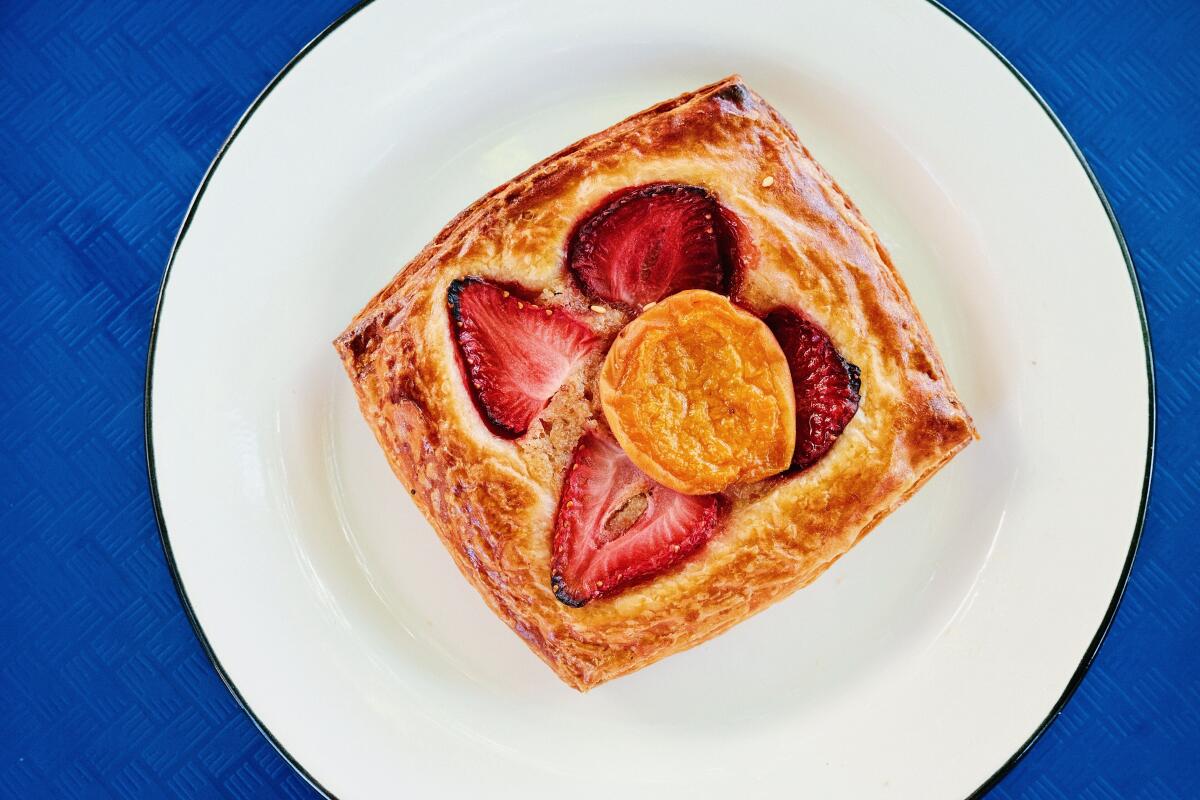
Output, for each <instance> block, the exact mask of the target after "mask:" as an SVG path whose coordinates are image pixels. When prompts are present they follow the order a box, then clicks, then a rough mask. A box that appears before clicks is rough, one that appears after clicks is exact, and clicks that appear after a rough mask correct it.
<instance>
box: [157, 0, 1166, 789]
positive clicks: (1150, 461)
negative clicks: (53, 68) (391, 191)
mask: <svg viewBox="0 0 1200 800" xmlns="http://www.w3.org/2000/svg"><path fill="white" fill-rule="evenodd" d="M922 1H923V2H925V3H928V4H929V5H930V6H932V7H933V8H935V9H937V10H938V11H940V12H942V13H943V14H945V15H946V16H947V17H948V18H950V19H951V20H952V21H953V22H955V23H957V24H958V25H959V26H960V27H962V28H963V30H965V31H966V32H967V33H969V34H970V35H971V36H972V37H973V38H974V39H975V40H976V41H978V42H979V43H980V44H981V45H983V46H984V47H985V48H986V49H987V50H988V52H990V53H991V54H992V55H993V56H995V57H996V58H997V59H998V60H999V61H1000V63H1001V64H1003V65H1004V67H1005V68H1007V69H1008V71H1009V72H1010V73H1011V74H1012V76H1013V77H1014V78H1016V79H1017V81H1018V82H1019V83H1020V84H1021V86H1022V87H1024V89H1025V90H1026V91H1027V92H1029V94H1030V95H1031V96H1032V97H1033V99H1034V100H1035V101H1037V104H1038V105H1039V106H1040V107H1041V109H1042V111H1043V112H1044V113H1045V114H1046V116H1047V117H1048V118H1049V119H1050V121H1051V122H1052V123H1053V124H1054V127H1055V128H1056V129H1057V130H1058V132H1059V134H1060V135H1061V136H1062V137H1063V139H1064V140H1065V141H1066V143H1067V145H1068V146H1069V147H1070V148H1071V152H1072V153H1074V154H1075V158H1076V160H1077V161H1078V162H1079V165H1080V166H1081V167H1082V168H1083V171H1084V174H1085V175H1086V176H1087V179H1088V181H1089V182H1090V183H1091V185H1092V189H1093V190H1094V191H1095V193H1096V196H1097V197H1098V198H1099V200H1100V204H1101V206H1102V207H1103V208H1104V213H1105V214H1106V215H1107V217H1108V221H1109V223H1110V225H1111V226H1112V231H1113V235H1114V236H1116V239H1117V244H1118V245H1119V246H1120V248H1121V256H1122V258H1123V259H1124V261H1125V268H1126V271H1127V273H1128V275H1129V281H1130V288H1131V289H1132V291H1133V298H1134V303H1135V305H1136V307H1137V314H1138V324H1139V326H1140V327H1141V332H1142V345H1143V348H1144V352H1145V359H1146V388H1147V400H1148V409H1147V417H1148V425H1147V439H1146V466H1145V472H1144V474H1143V476H1142V490H1141V498H1140V500H1139V503H1138V510H1137V516H1136V517H1135V520H1134V528H1133V535H1132V537H1131V539H1130V544H1129V552H1128V553H1127V554H1126V556H1125V563H1124V565H1123V566H1122V568H1121V574H1120V576H1119V577H1118V579H1117V585H1116V588H1115V589H1114V591H1113V596H1112V599H1111V600H1110V601H1109V605H1108V608H1107V609H1106V610H1105V612H1104V617H1103V618H1102V619H1101V620H1100V625H1099V627H1098V628H1097V629H1096V633H1095V634H1094V635H1093V637H1092V639H1091V641H1090V642H1089V643H1088V646H1087V648H1086V649H1085V650H1084V652H1083V655H1082V657H1081V658H1080V662H1079V665H1078V666H1077V667H1076V668H1075V671H1074V673H1072V675H1071V677H1070V679H1069V680H1068V681H1067V685H1066V687H1065V688H1064V689H1063V692H1062V694H1061V695H1060V696H1059V698H1058V700H1056V701H1055V702H1054V704H1053V705H1052V706H1051V708H1050V710H1049V712H1048V713H1047V714H1046V716H1045V718H1044V719H1043V720H1042V721H1041V722H1040V723H1039V724H1038V725H1037V726H1036V727H1035V728H1034V730H1033V732H1032V733H1031V734H1030V735H1029V737H1028V738H1026V739H1025V741H1024V742H1023V743H1022V744H1021V745H1020V746H1019V747H1018V748H1017V750H1016V752H1014V753H1013V754H1012V755H1011V756H1009V757H1008V759H1007V760H1006V761H1005V762H1004V763H1003V764H1001V765H1000V767H999V768H998V769H996V771H995V772H993V773H992V774H991V776H989V777H988V778H987V779H986V780H985V781H984V782H983V783H981V784H980V785H979V786H978V788H976V789H975V790H974V791H973V792H971V794H970V795H968V796H967V798H966V800H976V799H977V798H982V797H983V796H984V795H985V794H987V793H988V792H989V791H990V790H991V789H993V788H994V787H995V786H996V785H997V784H998V783H999V782H1000V781H1001V780H1003V779H1004V777H1005V776H1006V775H1008V774H1009V773H1010V772H1011V771H1012V770H1013V768H1014V767H1016V765H1017V764H1018V763H1019V762H1020V761H1021V759H1022V758H1024V757H1025V755H1026V754H1027V753H1028V752H1029V751H1030V749H1032V747H1033V745H1034V744H1036V743H1037V741H1038V740H1039V739H1040V738H1041V737H1042V735H1043V734H1044V733H1045V732H1046V730H1047V729H1049V727H1050V726H1051V725H1052V724H1053V723H1054V721H1055V720H1056V719H1057V718H1058V716H1059V714H1061V713H1062V710H1063V709H1064V708H1065V707H1066V705H1067V703H1069V702H1070V700H1071V697H1072V696H1073V695H1074V694H1075V691H1076V690H1077V689H1078V688H1079V685H1080V684H1081V683H1082V682H1083V679H1084V676H1085V675H1086V674H1087V672H1088V670H1089V669H1090V668H1091V666H1092V663H1093V662H1094V661H1095V659H1096V655H1097V654H1098V653H1099V651H1100V648H1101V646H1102V645H1103V644H1104V640H1105V638H1106V637H1107V635H1108V632H1109V630H1110V629H1111V628H1112V623H1113V620H1114V619H1115V618H1116V615H1117V611H1118V609H1119V608H1120V605H1121V600H1122V598H1123V597H1124V595H1125V589H1126V587H1127V585H1128V583H1129V576H1130V573H1131V571H1132V569H1133V562H1134V560H1135V558H1136V556H1137V550H1138V546H1139V545H1140V543H1141V539H1142V532H1143V530H1144V528H1145V523H1146V510H1147V505H1148V502H1149V498H1150V484H1151V478H1152V475H1153V471H1154V456H1155V437H1156V433H1157V388H1156V385H1155V375H1154V351H1153V347H1152V345H1151V341H1150V326H1149V322H1148V321H1147V319H1146V307H1145V302H1144V300H1143V298H1142V287H1141V283H1140V282H1139V280H1138V275H1137V269H1136V267H1135V266H1134V263H1133V256H1132V255H1131V254H1130V252H1129V247H1128V245H1127V244H1126V241H1125V234H1124V232H1123V231H1122V230H1121V225H1120V223H1119V222H1118V221H1117V217H1116V214H1115V213H1114V212H1113V209H1112V205H1111V204H1110V203H1109V201H1108V196H1107V195H1106V194H1105V193H1104V188H1103V187H1102V186H1101V185H1100V182H1099V180H1098V179H1097V178H1096V174H1095V173H1094V172H1093V171H1092V167H1091V165H1090V164H1089V163H1088V161H1087V158H1086V157H1085V156H1084V154H1083V151H1082V150H1080V148H1079V145H1078V144H1076V142H1075V139H1074V138H1072V136H1071V134H1070V132H1068V131H1067V129H1066V126H1065V125H1063V123H1062V120H1060V119H1059V118H1058V115H1057V114H1055V113H1054V110H1053V109H1052V108H1051V107H1050V105H1049V104H1048V103H1047V102H1046V100H1045V98H1043V97H1042V95H1041V94H1040V93H1039V92H1038V91H1037V89H1035V88H1034V87H1033V84H1031V83H1030V82H1029V80H1028V79H1027V78H1026V77H1025V76H1024V75H1022V74H1021V72H1020V70H1018V69H1017V68H1016V66H1014V65H1013V63H1012V62H1011V61H1009V60H1008V58H1006V57H1005V56H1004V54H1003V53H1001V52H1000V50H998V49H997V48H996V47H995V45H993V44H992V43H991V42H989V41H988V40H987V39H986V38H985V37H984V36H983V34H981V33H980V32H979V31H977V30H975V28H973V27H971V25H970V24H968V23H967V22H966V21H965V20H963V18H962V17H960V16H958V14H956V13H955V12H954V11H952V10H950V9H949V8H947V7H946V6H944V5H943V4H942V3H941V2H940V0H922ZM374 2H375V0H358V2H356V3H355V4H354V5H353V6H351V7H350V8H348V9H347V10H346V11H344V12H343V13H342V14H341V16H339V17H338V18H337V19H335V20H334V21H333V22H331V23H330V24H329V25H327V26H326V27H325V28H324V29H322V30H321V31H320V32H319V33H318V34H317V35H316V36H314V37H313V38H312V39H310V40H309V41H308V43H307V44H305V45H304V46H303V47H302V48H301V49H300V50H299V51H298V52H297V53H296V54H295V55H294V56H292V57H291V58H290V59H289V60H288V62H287V63H286V64H285V65H284V66H283V68H282V69H280V70H279V72H277V73H276V74H275V76H274V77H272V78H271V80H270V81H269V82H268V83H267V84H266V86H265V87H263V89H262V91H261V92H259V94H258V95H257V96H256V97H255V98H254V100H253V101H252V102H251V103H250V105H249V106H248V107H247V108H246V110H245V111H244V112H243V113H242V115H241V116H240V117H239V118H238V121H237V123H236V124H235V125H234V126H233V129H232V130H231V131H230V133H229V135H228V136H227V137H226V138H225V140H224V141H223V142H222V143H221V147H220V148H219V149H218V150H217V153H216V155H215V156H214V157H213V159H212V161H211V162H210V163H209V165H208V168H207V169H206V170H205V172H204V177H203V178H202V179H201V180H200V184H199V186H197V188H196V191H195V193H194V194H193V195H192V199H191V201H190V202H189V203H188V208H187V212H186V213H185V214H184V217H183V222H182V223H181V224H180V226H179V231H178V233H176V235H175V240H174V242H173V243H172V244H171V252H170V254H169V256H168V258H167V265H166V268H165V269H164V270H163V276H162V280H161V282H160V283H159V288H158V296H157V298H156V299H155V304H154V316H153V319H152V320H151V323H150V336H149V342H148V346H147V350H146V377H145V388H144V391H143V396H142V402H143V407H144V410H145V416H144V426H145V452H146V473H147V478H148V482H149V490H150V500H151V504H152V505H153V506H154V518H155V523H156V525H157V528H158V534H159V543H160V544H161V545H162V549H163V556H164V558H165V559H166V563H167V569H168V571H169V572H170V573H171V581H172V583H173V584H174V586H175V592H176V594H177V595H178V596H179V601H180V604H181V605H182V606H183V610H184V613H185V614H186V615H187V618H188V622H189V623H190V625H191V628H192V632H193V633H194V634H195V636H196V639H197V640H198V641H199V643H200V646H201V648H202V649H203V650H204V654H205V655H206V656H207V657H208V660H209V662H210V663H211V664H212V666H213V668H214V669H215V670H216V672H217V675H218V676H219V677H220V679H221V682H222V683H223V684H225V688H226V689H228V690H229V693H230V694H231V695H233V698H234V700H235V701H237V704H238V706H240V707H241V709H242V711H244V712H245V713H246V715H247V716H248V717H249V718H250V721H251V722H253V723H254V726H255V727H256V728H258V730H259V732H260V733H261V734H262V735H263V736H264V737H265V738H266V740H267V741H268V742H270V743H271V746H272V747H274V748H275V750H276V751H277V752H278V753H279V754H280V755H281V756H282V757H283V759H284V760H285V761H286V762H287V763H288V764H289V765H291V767H292V769H294V770H295V771H296V772H297V773H298V774H299V775H300V777H302V778H304V780H305V781H307V782H308V784H309V785H310V786H312V788H313V789H315V790H316V791H317V792H318V793H319V794H320V795H321V796H322V797H325V798H329V799H330V800H336V795H334V794H333V792H331V791H330V790H329V789H328V788H327V787H325V786H324V785H322V784H321V782H320V781H319V780H317V778H316V777H315V776H314V775H313V774H312V773H311V772H309V771H308V770H307V769H306V768H305V767H304V765H303V764H301V763H300V761H299V760H298V759H297V758H296V757H295V756H293V755H292V754H291V753H290V752H289V751H288V749H287V748H286V747H285V746H284V745H283V743H282V742H281V741H280V740H279V739H278V738H277V737H276V736H275V734H274V733H272V732H271V730H270V729H269V728H268V727H267V726H266V724H265V723H264V722H263V721H262V719H261V718H259V716H258V715H257V714H256V713H255V712H254V710H253V709H252V708H251V707H250V704H249V702H248V701H247V700H246V698H245V697H244V696H243V695H242V693H241V692H240V691H239V690H238V688H237V685H236V684H234V682H233V680H232V679H231V678H230V676H229V673H228V672H227V671H226V670H225V667H224V666H223V665H222V664H221V661H220V659H219V658H218V657H217V654H216V651H214V650H213V647H212V644H211V642H209V640H208V636H207V635H206V634H205V632H204V628H203V626H202V625H201V624H200V620H199V618H198V617H197V615H196V611H195V608H194V607H193V606H192V603H191V600H190V599H189V597H188V593H187V588H186V587H185V586H184V584H183V578H182V576H181V574H180V571H179V567H178V564H177V563H176V561H175V555H174V551H173V550H172V548H171V540H170V534H169V532H168V530H167V524H166V520H165V518H164V516H163V506H162V499H161V497H160V496H159V491H158V478H157V473H156V471H155V461H154V426H153V419H152V410H151V408H152V406H151V398H152V394H153V388H154V361H155V354H156V349H157V345H158V332H159V327H160V324H161V321H162V309H163V298H164V296H165V295H166V289H167V283H168V281H169V280H170V277H171V268H172V267H173V266H174V265H175V259H176V256H177V255H178V253H179V248H180V246H181V245H182V244H183V239H184V236H186V235H187V232H188V229H189V228H190V227H191V224H192V220H193V218H194V217H195V215H196V211H197V209H198V207H199V205H200V200H201V198H203V196H204V192H205V190H206V189H207V188H208V184H209V182H210V181H211V179H212V177H213V175H214V174H215V173H216V170H217V167H218V166H220V163H221V160H222V159H223V158H224V157H225V154H226V153H227V152H228V151H229V148H230V146H232V144H233V142H234V140H235V139H236V138H237V136H238V134H240V133H241V132H242V129H243V128H245V127H246V125H247V124H248V123H249V121H250V118H251V117H252V116H253V115H254V112H255V111H257V110H258V108H259V106H261V105H262V103H263V102H264V101H265V100H266V99H267V97H268V95H270V93H271V92H272V91H273V90H274V89H275V87H276V86H278V85H279V84H280V82H282V81H283V79H284V78H285V77H286V76H287V74H288V73H289V72H291V71H292V69H293V68H294V67H295V66H296V65H297V64H298V63H300V61H301V60H302V59H303V58H304V57H305V56H307V55H308V54H309V53H311V52H312V51H313V50H314V49H315V48H316V47H317V45H319V44H320V43H321V42H322V41H324V40H325V39H326V38H327V37H328V36H329V35H330V34H332V33H333V32H334V31H335V30H337V29H338V28H340V27H341V26H342V25H343V24H345V23H346V22H347V21H349V20H350V19H351V18H352V17H354V16H355V15H356V14H357V13H358V12H360V11H362V10H363V9H364V8H366V7H367V6H369V5H371V4H372V3H374Z"/></svg>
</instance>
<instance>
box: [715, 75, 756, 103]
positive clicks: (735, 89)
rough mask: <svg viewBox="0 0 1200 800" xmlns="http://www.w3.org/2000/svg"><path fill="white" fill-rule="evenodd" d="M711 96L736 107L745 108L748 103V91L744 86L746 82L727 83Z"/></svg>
mask: <svg viewBox="0 0 1200 800" xmlns="http://www.w3.org/2000/svg"><path fill="white" fill-rule="evenodd" d="M713 96H714V97H716V98H717V99H718V100H724V101H725V102H726V103H729V104H731V105H733V106H736V107H738V108H745V107H746V106H748V105H750V91H749V90H748V89H747V88H746V84H744V83H742V82H741V81H737V82H736V83H731V84H729V85H728V86H726V87H725V88H723V89H721V90H720V91H719V92H717V93H716V94H715V95H713Z"/></svg>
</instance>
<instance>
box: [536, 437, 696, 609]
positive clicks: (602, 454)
mask: <svg viewBox="0 0 1200 800" xmlns="http://www.w3.org/2000/svg"><path fill="white" fill-rule="evenodd" d="M716 525H717V498H716V496H715V495H707V496H694V495H686V494H680V493H679V492H676V491H674V490H673V489H668V488H667V487H665V486H663V485H661V484H658V483H655V482H654V481H652V480H650V478H649V477H647V476H646V473H644V472H642V471H641V470H640V469H638V468H637V467H636V466H634V464H633V462H632V461H630V460H629V457H628V456H626V455H625V451H623V450H622V449H621V446H620V445H619V444H617V442H616V441H615V440H614V439H613V438H612V437H611V436H610V435H609V434H608V433H607V432H604V433H601V432H594V433H585V434H584V435H583V438H582V439H581V440H580V442H579V445H578V446H577V447H576V449H575V457H574V460H573V461H572V464H571V467H570V468H569V470H568V472H567V480H566V483H565V485H564V486H563V492H562V498H561V499H560V500H559V503H558V514H557V516H556V518H555V521H554V555H553V559H552V562H551V578H550V585H551V586H552V587H553V589H554V594H555V596H556V597H558V599H559V600H561V601H562V602H564V603H566V604H567V605H569V606H575V607H578V606H581V605H583V604H584V603H586V602H588V601H589V600H594V599H595V598H597V597H600V596H602V595H607V594H612V593H613V592H615V591H617V590H619V589H622V588H624V587H626V586H628V585H630V584H632V583H635V582H637V581H639V580H642V579H644V578H648V577H650V576H652V575H655V574H657V573H659V572H661V571H663V570H665V569H667V568H669V567H671V566H673V565H675V564H677V563H678V562H679V561H681V560H682V559H684V558H686V557H687V556H688V555H689V554H690V553H692V552H693V551H694V550H696V549H697V548H698V547H700V546H701V545H702V544H704V543H705V542H707V541H708V539H709V537H710V536H712V534H713V532H714V531H715V530H716Z"/></svg>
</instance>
